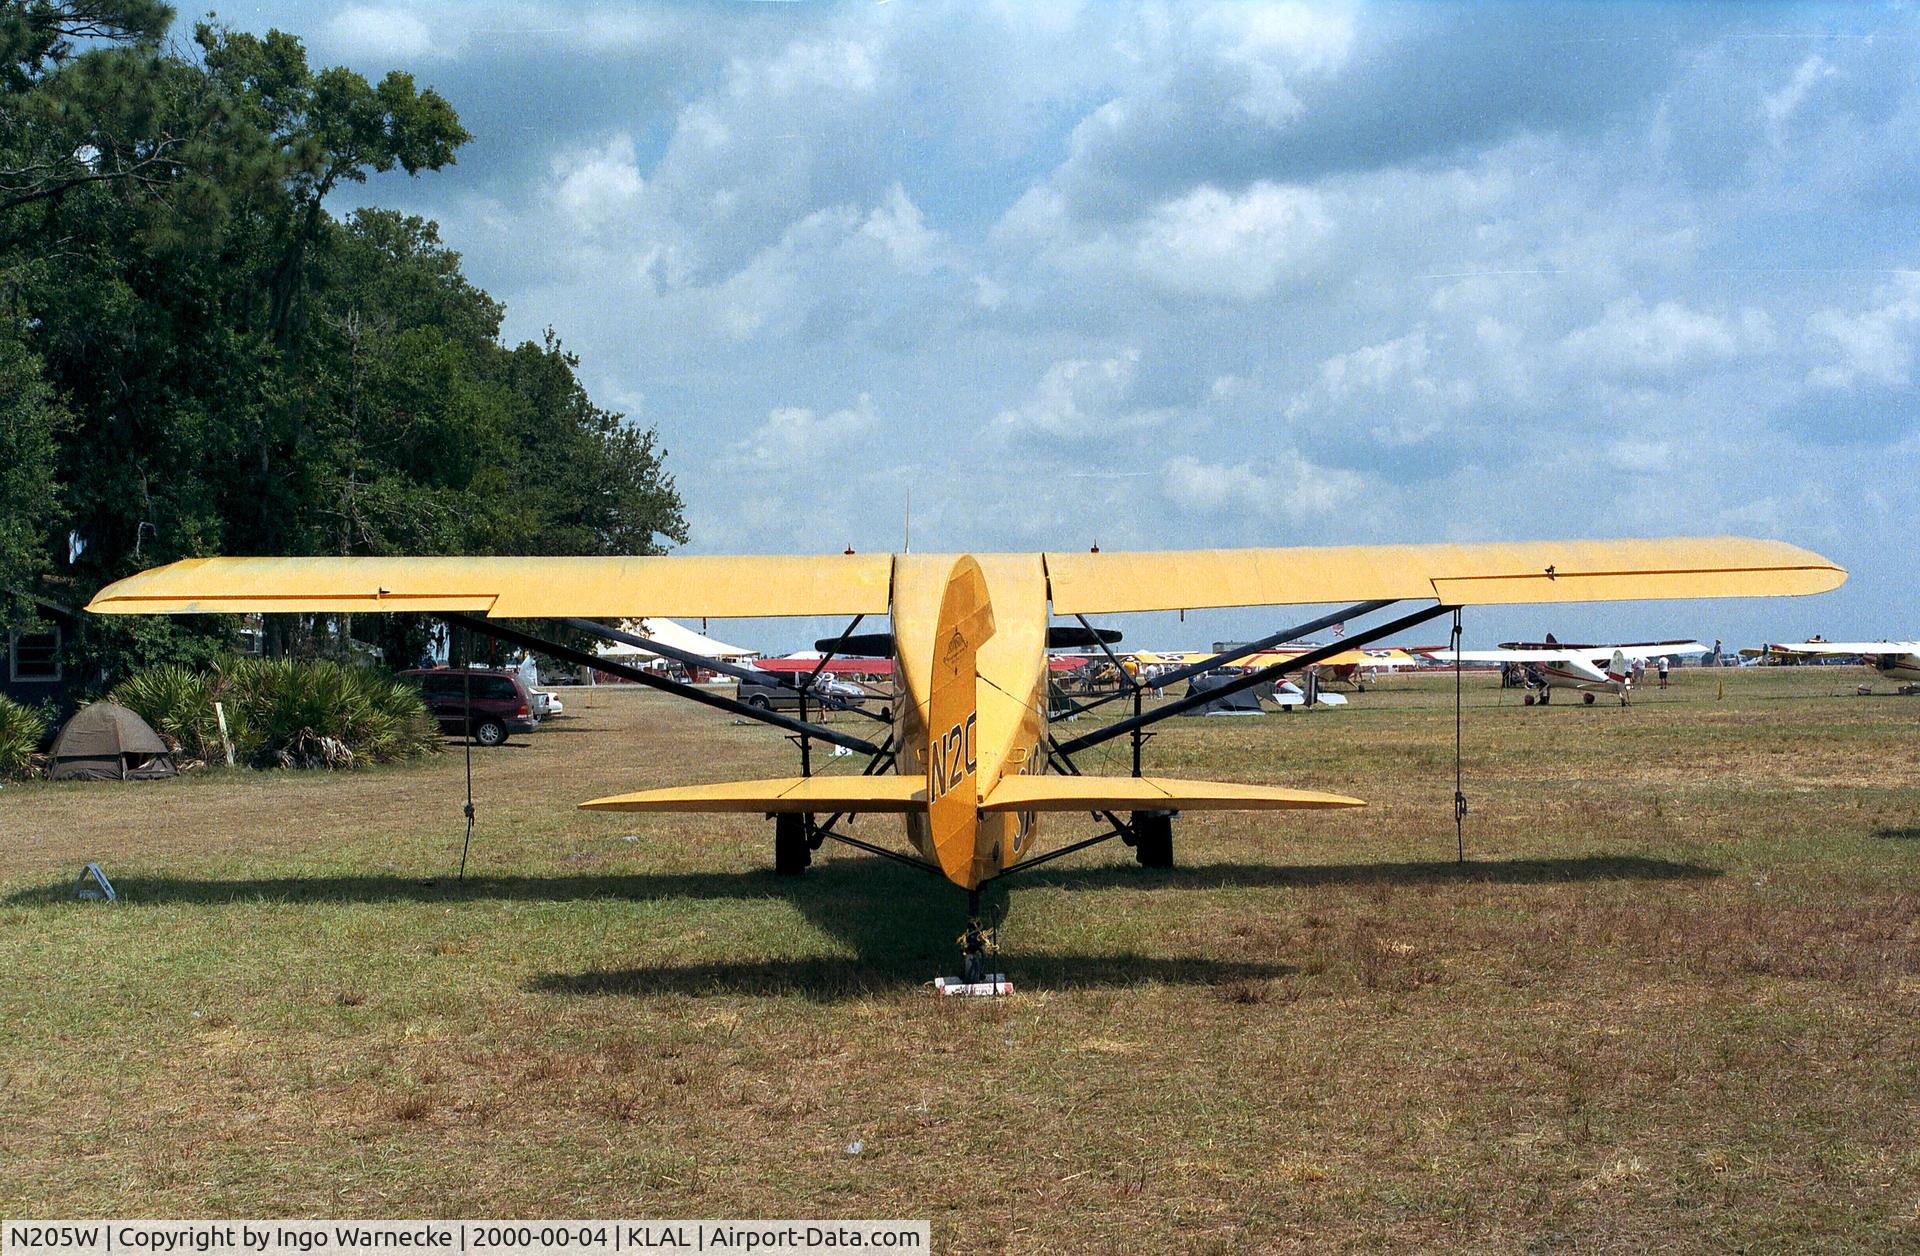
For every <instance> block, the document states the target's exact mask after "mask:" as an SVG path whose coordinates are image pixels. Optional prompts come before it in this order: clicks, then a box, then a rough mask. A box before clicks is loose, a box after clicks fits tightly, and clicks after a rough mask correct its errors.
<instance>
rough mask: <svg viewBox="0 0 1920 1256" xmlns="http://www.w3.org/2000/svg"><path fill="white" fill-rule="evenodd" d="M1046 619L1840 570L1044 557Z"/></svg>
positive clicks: (1627, 560)
mask: <svg viewBox="0 0 1920 1256" xmlns="http://www.w3.org/2000/svg"><path fill="white" fill-rule="evenodd" d="M1046 564H1047V582H1048V586H1049V592H1050V594H1051V596H1052V600H1053V613H1054V614H1056V615H1094V614H1107V613H1111V612H1115V611H1174V610H1192V609H1195V608H1199V607H1208V606H1278V605H1284V604H1289V603H1304V602H1368V601H1380V600H1396V601H1397V600H1403V599H1413V600H1419V599H1426V598H1437V599H1439V600H1440V601H1442V602H1445V603H1447V604H1448V605H1452V606H1478V605H1492V604H1496V603H1517V602H1610V601H1634V600H1637V599H1641V598H1709V597H1780V596H1790V595H1794V594H1802V593H1825V592H1826V591H1827V590H1829V589H1836V588H1838V587H1840V585H1841V583H1842V582H1843V581H1845V580H1846V578H1847V573H1846V572H1845V571H1844V570H1843V569H1841V568H1839V567H1836V566H1835V565H1834V564H1833V563H1831V562H1829V561H1827V560H1826V559H1825V558H1822V557H1821V556H1820V555H1818V554H1815V553H1813V552H1812V551H1811V550H1804V549H1801V548H1800V547H1799V546H1797V545H1788V544H1786V543H1785V542H1782V541H1761V540H1754V539H1752V538H1749V537H1738V536H1714V537H1674V538H1668V539H1663V540H1652V541H1646V540H1630V541H1522V542H1512V543H1507V542H1492V543H1476V544H1467V545H1356V546H1331V547H1325V548H1311V549H1309V548H1302V549H1228V550H1184V551H1175V550H1170V551H1162V552H1157V553H1124V552H1119V553H1116V552H1108V553H1100V554H1069V553H1052V552H1050V553H1048V554H1047V555H1046Z"/></svg>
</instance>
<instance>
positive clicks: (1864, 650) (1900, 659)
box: [1741, 641, 1920, 694]
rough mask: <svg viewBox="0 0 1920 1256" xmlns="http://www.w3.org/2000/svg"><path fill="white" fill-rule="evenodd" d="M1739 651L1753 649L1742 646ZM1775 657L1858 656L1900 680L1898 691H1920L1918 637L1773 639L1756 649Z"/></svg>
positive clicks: (1919, 649) (1885, 673)
mask: <svg viewBox="0 0 1920 1256" xmlns="http://www.w3.org/2000/svg"><path fill="white" fill-rule="evenodd" d="M1741 653H1742V654H1747V655H1751V654H1754V653H1756V651H1752V650H1742V651H1741ZM1758 653H1760V654H1763V655H1765V654H1771V655H1773V656H1775V657H1776V658H1801V659H1815V658H1836V657H1841V656H1848V657H1851V656H1856V655H1857V656H1858V657H1859V659H1860V661H1861V662H1863V663H1865V664H1866V665H1867V666H1868V667H1871V668H1872V669H1873V670H1874V671H1876V672H1879V673H1880V674H1881V675H1882V676H1885V677H1886V678H1887V679H1889V680H1904V681H1907V682H1909V683H1907V684H1904V685H1901V686H1900V688H1899V690H1898V692H1899V693H1902V694H1913V693H1920V683H1914V682H1920V641H1789V642H1784V643H1782V642H1775V643H1773V644H1771V645H1768V646H1766V647H1765V648H1764V649H1763V650H1760V651H1758Z"/></svg>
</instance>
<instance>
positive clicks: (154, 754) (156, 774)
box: [49, 702, 174, 781]
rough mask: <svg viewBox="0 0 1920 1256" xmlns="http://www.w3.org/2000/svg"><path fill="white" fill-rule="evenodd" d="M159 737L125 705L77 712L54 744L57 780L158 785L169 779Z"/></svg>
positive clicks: (167, 755)
mask: <svg viewBox="0 0 1920 1256" xmlns="http://www.w3.org/2000/svg"><path fill="white" fill-rule="evenodd" d="M173 771H174V769H173V753H172V752H171V751H169V750H168V749H167V743H166V742H164V741H161V740H160V734H158V733H156V732H154V731H153V729H152V728H151V727H149V726H148V724H147V722H146V721H145V720H143V719H141V718H140V717H139V716H137V715H135V714H134V713H133V712H132V711H129V710H127V708H125V707H123V706H116V705H114V704H113V703H111V702H96V703H94V704H93V705H92V706H89V707H81V708H80V710H79V711H77V712H75V713H74V717H73V718H72V719H70V720H68V721H67V726H66V727H65V728H63V729H61V730H60V735H59V736H58V737H56V738H54V740H53V771H52V772H51V773H50V774H49V775H51V776H52V778H53V779H54V780H56V781H157V780H160V779H161V778H163V777H168V776H172V775H173Z"/></svg>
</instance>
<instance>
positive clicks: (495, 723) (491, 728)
mask: <svg viewBox="0 0 1920 1256" xmlns="http://www.w3.org/2000/svg"><path fill="white" fill-rule="evenodd" d="M473 740H474V742H475V744H477V745H481V746H498V745H502V744H504V743H505V742H506V740H507V726H506V725H505V724H502V723H501V722H500V721H499V720H481V721H480V722H479V723H478V724H475V725H474V726H473Z"/></svg>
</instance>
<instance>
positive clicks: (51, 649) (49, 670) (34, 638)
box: [7, 627, 60, 683]
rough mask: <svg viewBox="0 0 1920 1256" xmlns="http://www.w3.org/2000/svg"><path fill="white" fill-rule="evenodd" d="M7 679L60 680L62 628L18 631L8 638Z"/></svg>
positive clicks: (54, 681)
mask: <svg viewBox="0 0 1920 1256" xmlns="http://www.w3.org/2000/svg"><path fill="white" fill-rule="evenodd" d="M7 678H8V679H9V680H15V681H22V680H24V681H46V682H49V683H57V682H58V681H59V679H60V629H59V628H58V627H53V628H42V629H39V630H37V631H34V632H14V633H9V634H8V636H7Z"/></svg>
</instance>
